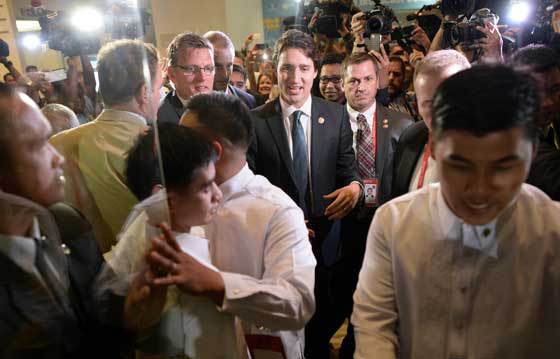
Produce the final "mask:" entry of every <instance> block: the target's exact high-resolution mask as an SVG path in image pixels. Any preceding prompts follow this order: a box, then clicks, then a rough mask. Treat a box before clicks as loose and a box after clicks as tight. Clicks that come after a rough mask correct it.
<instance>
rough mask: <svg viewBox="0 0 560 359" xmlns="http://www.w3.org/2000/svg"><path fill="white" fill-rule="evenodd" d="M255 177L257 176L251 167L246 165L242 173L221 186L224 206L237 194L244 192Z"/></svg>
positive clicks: (238, 173)
mask: <svg viewBox="0 0 560 359" xmlns="http://www.w3.org/2000/svg"><path fill="white" fill-rule="evenodd" d="M254 176H255V174H254V173H253V171H251V170H250V169H249V165H248V164H247V163H246V164H245V166H243V168H242V169H241V171H239V172H237V174H235V175H234V176H233V177H231V178H230V179H228V180H227V181H225V182H224V183H222V184H221V185H220V186H219V187H220V190H221V191H222V204H223V203H225V202H227V201H228V200H229V199H230V198H231V197H232V196H233V195H234V194H235V193H237V192H240V191H241V190H243V189H244V188H245V187H246V186H247V183H249V181H250V180H251V179H252V178H253V177H254Z"/></svg>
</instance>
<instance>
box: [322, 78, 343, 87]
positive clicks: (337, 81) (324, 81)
mask: <svg viewBox="0 0 560 359" xmlns="http://www.w3.org/2000/svg"><path fill="white" fill-rule="evenodd" d="M319 82H320V83H322V84H323V85H326V84H328V83H329V82H332V83H333V84H335V85H338V84H339V83H341V82H342V76H325V77H322V76H320V77H319Z"/></svg>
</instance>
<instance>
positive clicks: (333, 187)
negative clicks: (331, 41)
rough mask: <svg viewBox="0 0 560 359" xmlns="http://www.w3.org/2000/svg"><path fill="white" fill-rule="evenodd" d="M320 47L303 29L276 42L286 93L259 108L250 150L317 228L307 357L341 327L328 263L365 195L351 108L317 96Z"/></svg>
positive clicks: (257, 166) (253, 161)
mask: <svg viewBox="0 0 560 359" xmlns="http://www.w3.org/2000/svg"><path fill="white" fill-rule="evenodd" d="M316 51H317V50H316V49H315V46H314V44H313V39H312V38H311V36H310V35H308V34H305V33H303V32H301V31H298V30H289V31H287V32H285V33H284V34H283V35H282V37H281V38H280V39H279V40H278V41H277V42H276V46H275V50H274V60H275V62H276V64H277V74H278V86H279V88H280V97H279V98H278V99H276V100H275V101H271V102H269V103H267V104H265V105H263V106H261V107H258V108H256V109H255V110H253V113H252V114H253V123H254V127H255V138H254V139H253V143H252V145H251V148H250V149H249V152H248V162H249V166H251V168H252V169H253V170H254V171H255V172H256V173H257V174H261V175H263V176H265V177H266V178H268V180H269V181H270V182H272V184H274V185H276V186H278V187H280V188H281V189H282V190H283V191H284V192H286V193H287V194H288V195H289V196H290V197H291V198H292V199H293V200H294V202H296V203H297V204H298V205H299V207H300V208H301V209H302V210H303V213H304V214H305V219H306V220H307V221H308V227H309V229H310V230H311V231H312V232H310V233H313V239H312V242H311V243H312V245H313V249H314V252H315V255H316V257H317V259H318V264H317V269H316V272H315V276H316V286H315V293H316V302H317V310H316V313H315V315H314V317H313V318H312V319H311V321H310V323H309V324H308V326H307V328H306V333H305V340H306V357H307V358H315V357H325V354H326V355H327V356H328V351H329V339H330V337H331V335H332V333H334V331H336V329H338V327H337V326H336V323H333V322H332V320H331V317H332V316H333V312H332V310H331V307H330V303H331V302H332V300H331V299H332V298H331V295H332V293H333V290H331V289H330V288H329V285H330V283H329V282H330V281H329V279H328V277H329V274H328V270H327V268H328V267H329V266H330V265H332V264H333V263H334V262H335V261H336V260H337V257H338V254H339V253H338V247H339V243H340V240H341V235H340V233H341V232H340V228H341V225H340V224H341V223H340V221H339V219H341V218H343V217H345V216H347V215H348V214H349V213H350V211H351V210H352V209H353V208H354V207H355V206H356V204H357V202H358V200H359V199H360V198H361V197H362V195H363V193H362V192H363V191H362V190H361V184H360V182H359V178H358V175H357V171H356V161H355V157H354V151H353V150H352V129H351V127H350V121H349V120H348V114H347V112H346V111H345V109H344V107H343V106H341V105H339V104H337V103H334V102H330V101H326V100H323V99H320V98H317V97H313V96H311V88H312V86H313V80H314V79H315V77H316V76H317V65H316V59H317V56H316ZM333 327H334V331H333ZM319 353H321V354H319Z"/></svg>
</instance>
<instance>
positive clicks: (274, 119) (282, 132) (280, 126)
mask: <svg viewBox="0 0 560 359" xmlns="http://www.w3.org/2000/svg"><path fill="white" fill-rule="evenodd" d="M272 106H274V111H271V114H270V116H268V117H267V118H266V122H267V124H268V127H269V129H270V133H271V135H272V138H273V139H274V142H276V146H277V147H278V151H279V152H280V157H282V160H283V161H284V164H285V165H286V168H287V169H288V173H289V174H290V177H291V178H292V181H293V182H294V184H295V183H296V182H295V176H294V168H293V166H292V155H291V153H290V147H289V145H288V137H287V135H286V128H285V127H284V119H283V118H282V109H281V108H280V100H278V99H276V100H275V101H274V102H273V103H272Z"/></svg>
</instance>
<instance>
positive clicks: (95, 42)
mask: <svg viewBox="0 0 560 359" xmlns="http://www.w3.org/2000/svg"><path fill="white" fill-rule="evenodd" d="M39 24H40V25H41V35H42V36H43V37H44V38H45V39H46V40H47V41H48V42H49V48H50V49H52V50H57V51H60V52H62V53H63V54H64V55H66V56H78V55H81V54H95V53H97V52H98V51H99V49H100V48H101V41H100V39H99V37H98V35H90V34H86V33H79V32H78V31H76V30H75V29H73V28H72V26H71V24H70V19H69V17H68V16H67V14H66V13H65V12H64V11H58V12H54V13H52V14H49V15H47V16H41V17H40V18H39Z"/></svg>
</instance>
